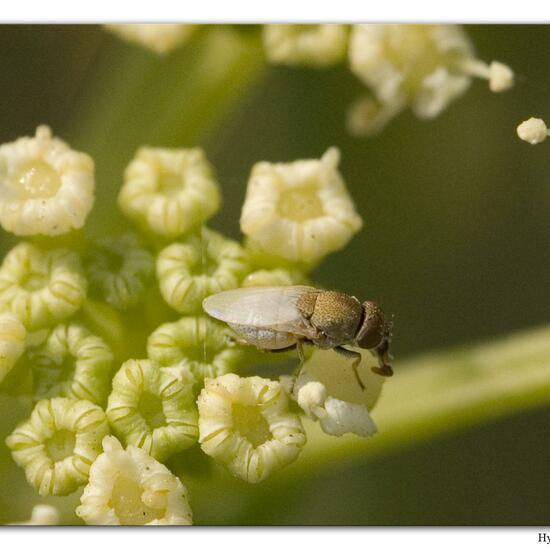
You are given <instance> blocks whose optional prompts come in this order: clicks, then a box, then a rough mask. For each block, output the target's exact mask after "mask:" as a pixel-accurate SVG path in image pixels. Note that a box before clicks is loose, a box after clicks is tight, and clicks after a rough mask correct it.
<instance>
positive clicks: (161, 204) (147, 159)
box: [118, 147, 221, 238]
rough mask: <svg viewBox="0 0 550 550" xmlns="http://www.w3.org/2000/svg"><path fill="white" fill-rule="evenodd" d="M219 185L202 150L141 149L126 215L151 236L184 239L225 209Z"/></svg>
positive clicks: (127, 185)
mask: <svg viewBox="0 0 550 550" xmlns="http://www.w3.org/2000/svg"><path fill="white" fill-rule="evenodd" d="M220 201H221V199H220V193H219V189H218V183H217V181H216V179H215V177H214V174H213V171H212V167H211V166H210V164H209V163H208V161H207V160H206V157H205V155H204V152H203V151H202V149H161V148H153V147H142V148H141V149H139V150H138V152H137V154H136V156H135V157H134V159H133V160H132V162H130V164H129V165H128V167H127V168H126V172H125V174H124V185H123V186H122V189H121V190H120V193H119V196H118V204H119V206H120V208H121V210H122V212H123V213H124V214H125V215H126V216H128V217H129V218H131V219H132V220H134V221H136V222H138V223H139V224H141V225H142V226H143V227H144V228H146V229H148V230H149V231H151V232H153V233H155V234H157V235H161V236H164V237H168V238H175V237H179V236H181V235H183V234H185V233H187V232H189V231H190V230H191V229H195V228H196V227H198V226H199V225H200V224H202V223H204V222H205V221H207V220H208V219H209V218H210V217H212V216H213V215H214V214H215V213H216V212H217V210H218V208H219V206H220Z"/></svg>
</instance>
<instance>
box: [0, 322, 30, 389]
mask: <svg viewBox="0 0 550 550" xmlns="http://www.w3.org/2000/svg"><path fill="white" fill-rule="evenodd" d="M26 338H27V331H26V330H25V327H24V326H23V325H22V324H21V321H19V319H18V318H17V317H16V316H15V315H12V314H11V313H2V314H0V382H2V380H4V378H5V377H6V375H7V374H8V373H9V372H10V371H11V369H12V368H13V367H14V365H15V363H16V362H17V360H18V359H19V357H21V355H22V354H23V351H25V339H26Z"/></svg>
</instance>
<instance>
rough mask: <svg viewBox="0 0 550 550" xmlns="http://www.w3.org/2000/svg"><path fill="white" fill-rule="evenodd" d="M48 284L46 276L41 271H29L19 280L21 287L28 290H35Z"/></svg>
mask: <svg viewBox="0 0 550 550" xmlns="http://www.w3.org/2000/svg"><path fill="white" fill-rule="evenodd" d="M47 284H48V278H47V277H46V276H45V275H44V274H43V273H38V272H36V271H30V272H29V273H27V274H26V275H25V277H23V278H22V280H21V287H22V288H24V289H25V290H27V291H29V292H36V291H37V290H41V289H43V288H44V287H45V286H47Z"/></svg>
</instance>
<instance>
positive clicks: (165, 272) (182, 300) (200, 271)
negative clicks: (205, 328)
mask: <svg viewBox="0 0 550 550" xmlns="http://www.w3.org/2000/svg"><path fill="white" fill-rule="evenodd" d="M249 270H250V266H249V263H248V256H247V254H246V252H245V250H244V249H243V248H242V246H241V245H240V244H239V243H238V242H236V241H233V240H231V239H227V238H226V237H224V236H223V235H221V234H220V233H218V232H216V231H212V230H211V229H207V228H204V227H203V228H201V230H200V232H198V233H197V234H193V235H190V236H189V237H187V238H186V239H184V240H183V241H182V242H176V243H173V244H171V245H169V246H167V247H166V248H164V249H163V250H161V252H160V253H159V255H158V257H157V279H158V281H159V287H160V293H161V294H162V297H163V298H164V300H165V301H166V303H167V304H168V305H169V306H170V307H171V308H173V309H175V310H176V311H177V312H179V313H182V314H190V313H198V312H202V301H203V300H204V298H206V296H210V295H211V294H215V293H217V292H221V291H222V290H228V289H230V288H236V287H237V286H239V283H240V282H241V280H242V279H243V277H244V276H245V275H246V274H247V273H248V272H249Z"/></svg>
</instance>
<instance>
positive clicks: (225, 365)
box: [147, 316, 245, 384]
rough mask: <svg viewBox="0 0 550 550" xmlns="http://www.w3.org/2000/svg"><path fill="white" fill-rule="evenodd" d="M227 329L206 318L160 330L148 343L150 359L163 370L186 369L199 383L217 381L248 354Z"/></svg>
mask: <svg viewBox="0 0 550 550" xmlns="http://www.w3.org/2000/svg"><path fill="white" fill-rule="evenodd" d="M231 336H232V333H231V331H230V330H229V329H228V328H227V326H226V325H222V324H221V323H217V322H216V321H213V320H212V319H209V318H207V317H205V316H198V317H183V318H181V319H180V320H179V321H176V322H175V323H165V324H163V325H161V326H160V327H158V328H157V329H156V330H155V332H153V334H151V336H149V339H148V340H147V355H148V356H149V358H150V359H152V360H153V361H154V362H156V363H158V364H159V365H160V366H161V367H183V368H185V369H187V370H188V371H190V372H191V373H192V374H193V376H194V378H195V381H196V383H198V384H202V381H203V380H204V378H215V377H216V376H220V375H222V374H225V373H227V372H230V371H232V370H235V368H236V367H237V366H238V365H239V364H240V363H242V361H243V358H244V355H245V353H244V351H243V349H242V348H241V347H239V346H234V345H232V344H231V341H230V338H231Z"/></svg>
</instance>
